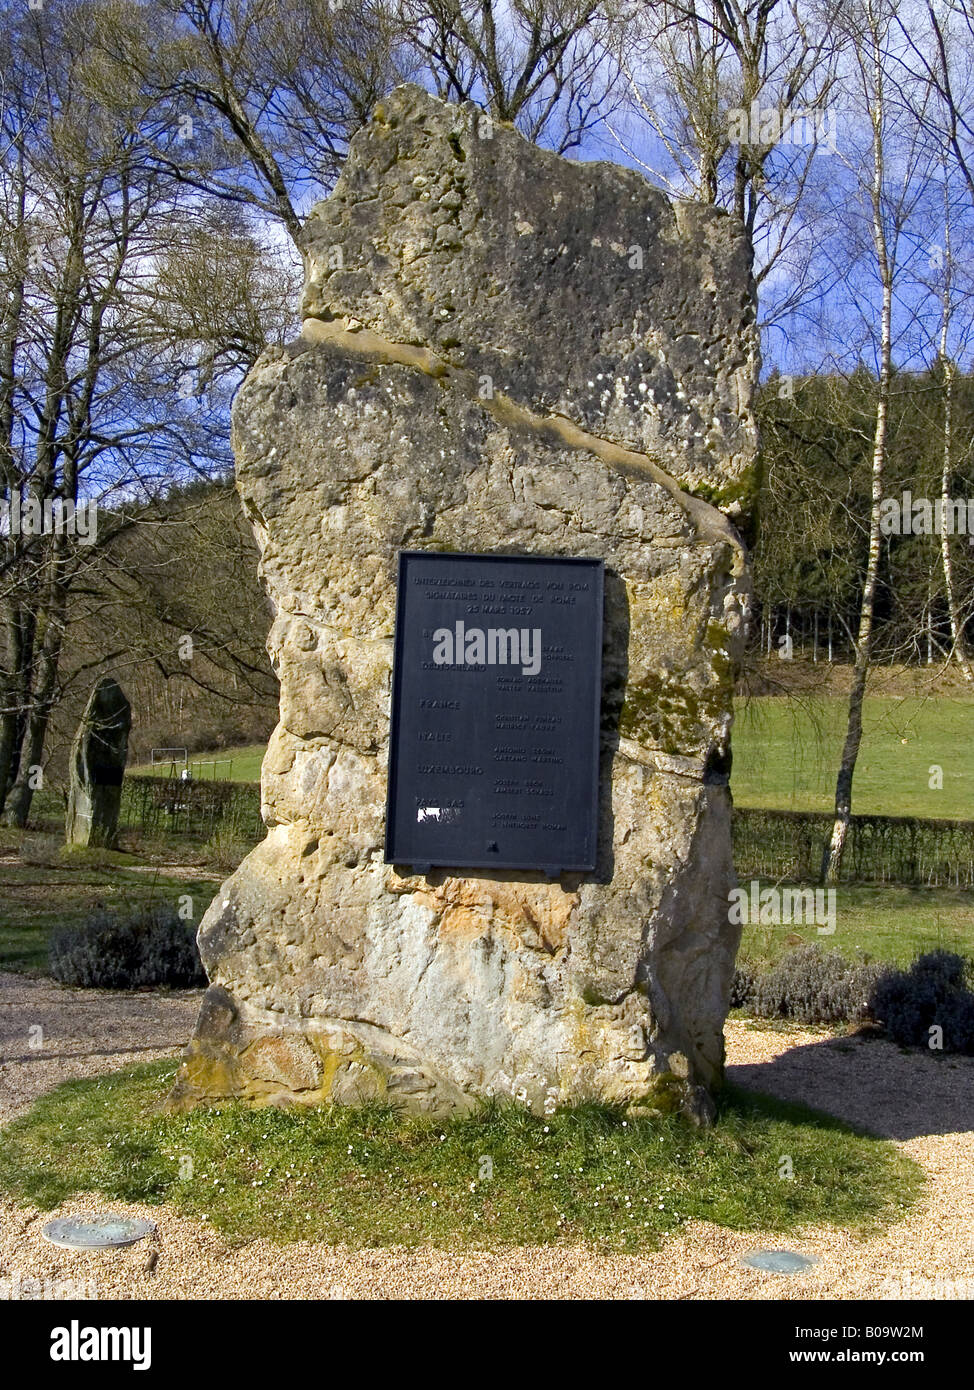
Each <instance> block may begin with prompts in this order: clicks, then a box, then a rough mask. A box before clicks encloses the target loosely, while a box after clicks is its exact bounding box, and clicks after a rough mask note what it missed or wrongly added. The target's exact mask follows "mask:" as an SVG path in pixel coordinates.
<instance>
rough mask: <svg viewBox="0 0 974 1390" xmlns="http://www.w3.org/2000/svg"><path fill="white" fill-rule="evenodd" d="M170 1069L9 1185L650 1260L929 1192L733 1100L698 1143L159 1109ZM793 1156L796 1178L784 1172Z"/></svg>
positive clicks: (685, 1127)
mask: <svg viewBox="0 0 974 1390" xmlns="http://www.w3.org/2000/svg"><path fill="white" fill-rule="evenodd" d="M174 1070H175V1063H172V1062H156V1063H151V1064H149V1065H143V1066H138V1067H132V1068H129V1069H127V1070H126V1071H123V1072H115V1073H113V1074H111V1075H109V1076H105V1077H101V1078H98V1079H93V1080H84V1081H73V1082H68V1083H66V1084H64V1085H62V1086H59V1087H58V1088H57V1090H55V1091H52V1092H50V1093H48V1094H47V1095H45V1096H44V1097H42V1098H41V1099H40V1100H39V1101H37V1102H36V1104H35V1105H34V1107H33V1108H32V1109H31V1110H30V1111H29V1112H28V1113H27V1114H26V1115H25V1116H22V1117H21V1118H20V1119H18V1120H15V1121H14V1122H13V1123H11V1124H10V1125H8V1126H7V1127H6V1128H5V1129H4V1130H3V1132H2V1135H0V1190H2V1191H4V1192H6V1193H8V1194H9V1195H11V1196H12V1197H13V1198H14V1199H15V1200H17V1201H20V1202H23V1203H33V1204H35V1205H37V1206H40V1207H43V1208H48V1209H49V1208H51V1207H53V1206H56V1205H57V1204H59V1203H61V1202H63V1201H64V1200H66V1199H67V1198H69V1197H71V1196H72V1195H73V1194H75V1193H80V1192H86V1191H98V1192H101V1193H103V1194H104V1195H105V1196H106V1197H108V1198H113V1199H117V1200H119V1201H131V1202H146V1203H159V1202H168V1203H172V1204H173V1205H174V1206H175V1207H176V1208H178V1209H179V1210H180V1211H182V1212H183V1213H185V1214H188V1215H191V1216H194V1217H196V1218H198V1219H205V1220H206V1221H207V1222H208V1223H209V1224H210V1225H211V1226H213V1227H214V1228H216V1229H218V1230H220V1231H221V1232H223V1233H224V1234H225V1235H226V1236H227V1237H229V1238H232V1239H237V1240H249V1239H254V1238H256V1237H258V1236H263V1237H267V1238H270V1239H272V1240H275V1241H278V1242H287V1241H293V1240H301V1239H315V1240H324V1241H329V1242H344V1243H346V1244H348V1245H351V1246H356V1247H362V1246H379V1245H418V1244H425V1243H431V1244H434V1245H438V1246H441V1247H458V1246H469V1245H474V1246H479V1247H481V1248H483V1247H488V1246H498V1245H507V1244H512V1243H518V1244H523V1243H527V1244H550V1243H557V1242H562V1241H564V1242H576V1241H587V1242H590V1243H593V1244H595V1245H597V1246H599V1247H602V1248H605V1249H607V1250H646V1249H653V1248H656V1247H657V1246H658V1244H659V1241H660V1237H661V1236H662V1235H664V1234H665V1233H667V1232H669V1231H673V1230H675V1229H678V1228H679V1227H680V1226H681V1225H682V1224H683V1223H684V1222H686V1221H687V1220H690V1219H695V1218H702V1219H706V1220H709V1221H714V1222H717V1223H718V1224H720V1225H724V1226H729V1227H733V1228H736V1229H740V1230H756V1229H760V1228H772V1229H775V1230H781V1231H786V1230H792V1229H795V1228H798V1227H801V1226H804V1225H807V1224H812V1223H816V1224H818V1223H829V1224H832V1225H835V1226H842V1227H847V1228H848V1227H851V1228H854V1229H856V1230H860V1231H862V1232H863V1233H866V1232H869V1231H875V1230H878V1229H882V1228H883V1227H885V1226H886V1225H888V1224H889V1223H890V1222H891V1221H893V1220H895V1219H897V1218H898V1217H899V1216H900V1214H901V1213H902V1211H903V1210H904V1209H905V1208H906V1207H909V1206H910V1205H911V1204H912V1203H913V1202H915V1201H916V1199H917V1197H918V1196H919V1194H920V1192H921V1189H922V1184H923V1178H922V1173H921V1171H920V1169H919V1168H918V1167H917V1165H916V1164H914V1163H913V1162H912V1160H910V1159H909V1158H908V1157H907V1156H906V1155H904V1154H901V1153H900V1152H899V1151H898V1150H896V1149H895V1147H894V1146H893V1145H892V1144H890V1143H887V1142H885V1141H883V1140H879V1139H875V1138H872V1137H868V1136H863V1135H859V1134H856V1133H855V1132H854V1131H852V1130H850V1129H849V1128H847V1127H846V1126H844V1125H842V1124H840V1123H839V1122H838V1121H835V1120H833V1119H830V1118H828V1117H826V1116H822V1115H816V1114H814V1113H813V1112H811V1111H807V1110H804V1109H802V1108H800V1107H795V1106H790V1105H785V1104H781V1103H778V1102H774V1101H771V1100H767V1099H765V1098H763V1097H756V1096H752V1095H748V1094H746V1093H744V1092H739V1091H734V1090H728V1091H727V1092H726V1093H725V1094H724V1096H723V1098H722V1102H721V1110H720V1115H719V1119H718V1123H717V1124H716V1126H715V1127H714V1128H713V1129H712V1130H710V1131H704V1132H701V1131H698V1130H696V1129H693V1128H692V1127H691V1126H690V1125H689V1124H688V1123H687V1122H686V1121H684V1120H683V1119H681V1118H680V1117H677V1116H668V1117H663V1118H655V1117H654V1118H639V1119H635V1118H629V1119H628V1120H623V1117H622V1116H621V1114H620V1113H619V1112H617V1111H614V1110H611V1109H607V1108H604V1107H596V1106H584V1107H580V1108H577V1109H574V1110H565V1111H559V1112H557V1113H556V1114H554V1115H552V1116H550V1117H549V1118H541V1117H537V1116H534V1115H531V1114H530V1113H528V1112H527V1111H525V1110H523V1109H522V1108H520V1107H516V1106H514V1105H512V1104H507V1105H503V1106H502V1105H497V1104H490V1105H487V1106H485V1107H484V1108H483V1110H482V1111H480V1112H478V1113H477V1114H476V1115H474V1116H472V1117H466V1118H462V1119H455V1120H452V1121H450V1122H448V1123H445V1122H441V1121H436V1120H431V1119H420V1118H410V1117H407V1116H404V1115H403V1114H402V1113H400V1112H397V1111H393V1110H391V1109H388V1108H378V1107H372V1108H369V1109H366V1110H355V1109H345V1108H341V1107H336V1108H335V1109H333V1110H332V1109H327V1108H326V1109H318V1110H310V1111H302V1112H298V1113H295V1112H292V1111H281V1110H277V1109H264V1110H257V1111H255V1110H251V1109H247V1108H245V1107H243V1106H241V1105H239V1104H236V1103H231V1104H227V1105H225V1106H222V1107H221V1108H219V1109H216V1110H196V1111H193V1112H191V1113H190V1114H188V1115H165V1114H160V1113H157V1107H158V1103H159V1101H160V1099H161V1097H162V1096H164V1095H165V1092H166V1089H167V1087H168V1085H169V1083H170V1082H171V1079H172V1077H173V1075H174ZM782 1155H789V1156H790V1158H791V1160H792V1164H793V1169H794V1180H789V1179H787V1178H782V1177H780V1176H779V1163H780V1160H781V1157H782ZM488 1160H489V1163H488ZM490 1165H492V1172H490V1173H489V1175H488V1169H489V1166H490Z"/></svg>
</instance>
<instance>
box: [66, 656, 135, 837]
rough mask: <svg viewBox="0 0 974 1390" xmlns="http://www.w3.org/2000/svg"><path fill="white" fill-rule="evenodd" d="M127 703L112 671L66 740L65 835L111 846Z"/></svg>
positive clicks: (128, 710)
mask: <svg viewBox="0 0 974 1390" xmlns="http://www.w3.org/2000/svg"><path fill="white" fill-rule="evenodd" d="M131 727H132V707H131V705H130V704H129V702H128V699H127V698H126V696H125V693H124V691H123V690H122V687H121V686H120V685H119V684H118V682H117V681H116V680H113V679H112V677H111V676H106V677H104V679H102V680H100V681H99V682H98V684H97V685H96V686H95V688H94V690H93V691H92V692H91V696H90V697H89V700H88V703H87V705H86V706H85V712H84V714H83V715H82V716H81V723H80V724H79V725H78V731H77V733H76V734H75V736H74V742H73V744H72V745H71V762H70V786H69V790H68V813H67V818H66V821H65V841H66V843H67V844H69V845H92V846H98V847H99V848H102V849H110V848H111V847H112V846H113V845H114V844H115V838H116V836H117V834H118V812H119V807H120V805H121V800H122V777H123V775H124V772H125V760H126V758H127V756H128V740H129V730H130V729H131Z"/></svg>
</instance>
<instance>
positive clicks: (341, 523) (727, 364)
mask: <svg viewBox="0 0 974 1390" xmlns="http://www.w3.org/2000/svg"><path fill="white" fill-rule="evenodd" d="M637 245H638V246H642V248H643V255H642V269H639V268H638V267H637V266H636V264H635V262H638V260H639V257H635V256H634V257H632V258H631V259H632V260H633V262H634V264H633V265H632V266H631V265H630V264H629V258H628V257H627V255H626V254H625V253H626V249H627V248H630V247H633V246H637ZM307 246H308V277H307V289H306V304H305V308H306V313H307V315H308V317H307V319H306V321H305V328H304V332H303V334H302V337H301V339H300V340H299V341H297V342H295V343H292V344H291V345H289V347H287V348H286V349H273V350H270V351H269V352H267V353H265V354H264V356H263V357H262V358H261V359H260V361H259V362H258V363H257V365H256V366H255V368H254V369H253V371H252V372H251V373H250V375H249V376H248V378H247V380H246V382H245V383H244V386H243V387H242V389H241V391H240V393H239V395H238V397H237V401H236V405H235V411H234V447H235V452H236V459H237V478H238V486H239V489H240V494H241V497H242V499H243V502H244V506H245V507H246V510H247V512H248V514H249V516H250V517H251V519H252V521H253V524H254V528H255V532H256V534H257V537H258V540H259V543H260V546H261V556H262V558H261V571H262V575H263V579H264V583H265V584H266V586H267V588H268V591H269V593H270V595H271V597H272V599H273V601H274V604H275V606H276V612H277V616H276V619H275V622H274V626H273V628H272V631H271V634H270V637H269V650H270V652H271V656H272V659H273V662H274V665H275V668H276V670H277V672H278V674H279V676H280V680H281V720H280V723H279V725H278V728H277V730H276V731H275V734H274V736H273V738H272V740H271V743H270V747H269V748H268V752H267V756H266V758H265V760H264V766H263V776H262V793H263V806H264V817H265V820H266V823H267V826H268V834H267V838H266V840H265V841H264V842H263V844H261V845H260V846H259V847H258V848H257V849H256V850H254V852H253V853H252V854H251V855H249V856H248V858H247V859H246V860H245V861H244V862H243V864H242V865H241V866H240V868H239V869H238V870H237V872H236V873H235V874H234V875H233V876H232V878H230V879H229V880H228V882H227V883H226V884H225V885H224V887H223V889H222V891H221V893H220V895H219V896H218V898H217V899H216V901H215V902H214V903H213V904H212V906H211V907H210V909H209V911H208V912H207V914H206V917H205V919H204V921H203V924H202V927H201V931H200V949H201V952H202V955H203V960H204V963H205V965H206V967H207V970H208V972H209V974H210V978H211V980H212V981H213V985H212V987H211V989H210V991H209V993H208V996H207V1001H206V1003H205V1005H204V1008H203V1011H202V1014H201V1017H200V1022H199V1025H198V1028H197V1032H196V1036H195V1038H194V1040H193V1042H192V1043H191V1045H190V1047H189V1049H188V1051H187V1055H186V1058H185V1061H184V1065H183V1068H182V1071H181V1074H180V1078H179V1081H178V1082H177V1087H176V1090H175V1092H174V1101H175V1102H176V1103H180V1104H189V1103H192V1102H194V1101H198V1100H201V1099H204V1100H205V1099H208V1098H215V1097H219V1096H223V1095H231V1094H238V1095H244V1096H247V1097H251V1098H253V1099H255V1100H259V1101H261V1102H270V1103H285V1102H291V1101H298V1102H307V1103H317V1102H321V1101H326V1100H333V1101H342V1102H348V1103H356V1102H359V1101H363V1100H366V1099H370V1098H389V1099H397V1100H401V1101H403V1102H404V1103H407V1104H409V1105H411V1106H414V1107H417V1108H424V1109H431V1110H436V1111H442V1110H449V1109H450V1108H452V1107H455V1106H466V1105H468V1104H470V1103H471V1101H472V1099H473V1098H474V1097H476V1096H478V1095H484V1094H491V1093H506V1094H512V1093H513V1094H514V1095H517V1096H520V1097H521V1098H522V1099H524V1100H525V1101H526V1102H528V1103H529V1104H531V1105H532V1106H534V1107H536V1108H541V1107H543V1106H544V1105H545V1104H546V1103H547V1104H550V1103H552V1101H563V1100H573V1099H579V1098H582V1097H601V1098H604V1099H612V1100H619V1101H631V1102H645V1103H648V1104H653V1105H667V1106H669V1105H681V1106H683V1107H684V1108H685V1109H686V1110H687V1111H688V1112H689V1113H691V1114H695V1115H697V1116H698V1117H702V1116H705V1115H706V1113H707V1111H708V1107H709V1097H708V1089H709V1088H711V1087H712V1086H713V1085H714V1084H715V1083H716V1082H717V1081H718V1080H719V1078H720V1075H721V1069H722V1061H723V1038H722V1027H723V1020H724V1016H725V1013H726V1008H727V999H728V992H729V987H730V980H731V975H732V972H733V962H734V954H735V951H736V948H737V944H738V942H737V938H738V935H739V929H737V928H734V927H732V926H731V925H730V924H729V923H728V912H727V895H728V892H729V889H730V887H731V886H732V884H733V882H734V879H733V868H732V863H731V842H730V796H729V792H728V788H727V774H728V771H729V762H730V750H729V736H730V724H731V692H732V685H733V675H734V670H735V667H736V664H737V661H738V659H739V655H740V651H741V646H742V642H743V635H744V631H743V629H744V617H745V611H746V606H747V593H748V589H747V574H746V567H745V563H744V555H743V549H742V546H741V543H740V541H739V538H738V536H737V533H736V531H735V530H734V528H733V526H732V525H731V524H730V523H729V522H728V520H727V518H726V516H725V515H724V514H722V512H721V511H720V510H718V509H717V508H716V507H714V506H713V505H711V503H710V501H708V500H704V498H710V499H713V498H719V499H721V500H722V501H723V502H724V504H725V505H726V507H727V508H728V509H729V510H733V509H734V508H735V507H737V506H739V505H740V502H741V499H742V498H746V497H747V494H748V490H749V488H750V487H751V486H752V481H751V480H752V474H753V467H754V438H755V435H754V424H753V419H752V416H751V410H750V394H749V390H750V388H749V382H750V380H751V374H752V370H753V353H754V347H753V341H754V340H753V327H752V324H753V310H752V302H751V286H750V283H749V280H748V275H747V268H746V260H745V256H744V250H743V245H742V239H741V237H740V236H739V234H738V233H737V231H736V230H735V226H734V223H733V222H732V221H731V220H730V219H729V218H728V217H726V216H724V215H723V214H721V213H719V212H717V211H715V210H713V209H707V208H699V207H693V208H690V207H673V206H672V205H670V204H669V203H668V202H667V201H666V200H665V199H664V198H663V197H662V196H661V195H659V194H658V193H656V192H654V191H653V190H652V189H650V188H649V186H648V185H647V184H646V183H645V182H644V181H643V179H642V178H641V177H640V176H638V175H637V174H635V173H632V172H631V171H629V170H624V169H617V168H615V167H613V166H610V165H606V164H598V165H586V164H575V163H570V162H568V161H565V160H562V159H559V158H556V157H555V156H553V155H551V154H548V153H546V152H544V151H541V150H538V149H535V148H534V147H532V146H530V145H529V144H527V143H526V142H525V141H524V140H523V139H522V138H521V137H520V136H519V135H518V134H516V133H515V132H514V131H512V130H508V129H505V128H495V131H494V133H493V135H492V137H491V138H490V139H488V140H483V139H481V138H480V137H479V135H478V134H477V133H476V130H475V129H472V127H471V115H470V112H468V111H466V110H464V109H460V108H456V107H452V106H449V105H447V104H445V103H442V102H439V101H437V100H435V99H434V98H432V97H430V96H428V95H427V94H426V93H423V92H420V91H419V89H417V88H412V87H406V88H400V89H399V90H398V91H397V92H396V93H394V94H393V95H392V97H391V98H389V99H388V100H387V101H386V102H385V103H384V104H383V106H382V108H380V110H379V111H378V112H377V113H376V117H375V119H374V120H373V122H372V123H371V125H370V126H369V127H368V128H367V129H366V130H365V131H363V132H362V133H361V134H360V135H358V136H357V137H356V139H355V141H354V142H353V146H352V150H351V153H350V156H349V159H348V162H347V164H346V167H345V170H344V172H343V175H342V177H341V179H340V181H339V183H338V185H337V187H336V189H335V191H334V193H333V194H332V195H331V197H330V198H329V199H327V200H326V201H325V202H324V203H322V204H320V205H319V206H318V207H317V208H316V209H315V211H314V212H313V214H312V216H311V218H310V220H309V227H308V243H307ZM620 248H621V250H620ZM690 486H692V487H693V488H694V489H695V490H696V492H697V493H698V494H700V495H698V496H693V495H690V493H689V492H688V491H686V490H685V489H686V488H688V487H690ZM402 548H413V549H422V548H431V549H437V550H450V551H452V550H456V551H482V552H490V551H495V552H498V551H499V552H503V553H526V554H534V553H540V554H549V555H587V556H596V557H601V558H603V559H604V560H605V563H606V612H605V645H604V689H603V708H602V746H601V801H600V845H599V855H598V858H599V863H598V868H597V871H596V872H595V873H594V874H592V875H580V874H575V875H568V874H566V875H563V876H562V878H561V879H560V881H557V882H548V881H546V880H545V879H543V878H542V876H541V875H532V874H520V875H517V876H516V877H513V878H512V877H507V878H505V877H504V875H503V874H500V873H498V874H492V873H488V872H483V871H478V872H463V870H462V869H459V868H458V869H457V871H456V872H449V871H436V872H433V873H430V874H428V875H425V876H418V875H411V874H410V873H409V872H408V870H407V868H406V867H404V866H398V867H396V866H391V865H387V864H385V863H384V862H383V831H384V812H385V789H386V788H385V783H386V759H387V754H388V738H389V689H390V675H391V662H392V636H393V624H394V611H395V575H396V557H397V553H398V551H399V550H400V549H402Z"/></svg>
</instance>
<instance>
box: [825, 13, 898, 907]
mask: <svg viewBox="0 0 974 1390" xmlns="http://www.w3.org/2000/svg"><path fill="white" fill-rule="evenodd" d="M872 39H873V53H872V58H873V75H874V91H875V100H874V101H872V102H871V103H870V118H871V121H872V151H873V167H872V185H871V189H870V196H871V203H872V232H873V247H874V250H875V253H876V263H877V269H878V270H879V279H880V284H881V285H882V311H881V316H880V327H879V333H880V339H879V363H880V366H879V382H878V386H877V393H876V424H875V429H874V433H873V459H872V508H871V511H870V515H869V556H868V560H867V562H866V578H865V582H864V584H863V589H862V601H861V603H860V607H859V631H858V634H857V637H856V648H855V664H854V668H853V678H852V689H851V691H850V693H849V713H848V719H847V723H846V737H845V743H844V744H843V748H842V757H841V759H840V761H839V771H838V775H837V777H836V781H835V821H834V824H833V826H832V835H831V839H830V840H829V844H828V846H827V847H826V850H825V854H824V856H823V866H822V878H823V880H824V882H826V883H837V882H838V881H839V874H840V871H841V868H842V855H843V851H844V850H845V844H846V839H847V837H848V834H849V824H850V821H851V819H852V780H853V777H854V775H855V771H856V762H857V760H858V758H859V748H860V745H861V743H862V703H863V699H864V697H865V694H866V681H867V678H868V676H869V663H870V658H871V655H872V636H873V615H874V612H875V606H876V586H877V581H878V578H879V561H880V555H881V550H882V534H881V532H880V526H879V522H880V511H881V508H882V502H883V484H884V474H885V469H886V449H887V439H888V433H889V398H890V381H891V364H892V343H893V267H892V265H891V263H890V258H889V253H888V247H887V242H886V228H885V224H884V221H883V184H884V171H885V161H884V148H883V118H884V112H883V85H882V64H881V57H880V50H879V43H878V38H877V35H876V34H875V32H874V33H873V35H872Z"/></svg>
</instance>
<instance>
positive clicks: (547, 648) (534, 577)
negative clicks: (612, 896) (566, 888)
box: [386, 550, 603, 876]
mask: <svg viewBox="0 0 974 1390" xmlns="http://www.w3.org/2000/svg"><path fill="white" fill-rule="evenodd" d="M602 587H603V566H602V561H601V560H586V559H562V558H560V557H549V556H523V555H516V556H515V555H450V554H442V553H437V552H434V551H421V550H420V551H417V550H405V551H402V552H401V554H400V557H399V595H398V603H397V608H396V645H395V663H394V668H393V678H392V726H391V738H390V746H389V799H388V805H387V808H386V860H387V862H389V863H395V864H404V865H411V866H412V867H413V869H414V870H416V871H417V872H420V873H422V872H425V871H426V870H427V869H429V868H432V867H433V865H439V866H446V867H451V868H469V869H483V868H493V869H540V870H542V871H543V872H544V873H547V874H550V875H552V876H554V875H556V874H558V873H561V872H563V871H565V870H572V869H574V870H581V871H591V870H592V869H594V868H595V851H596V833H597V816H598V775H599V703H600V697H601V690H602Z"/></svg>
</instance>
